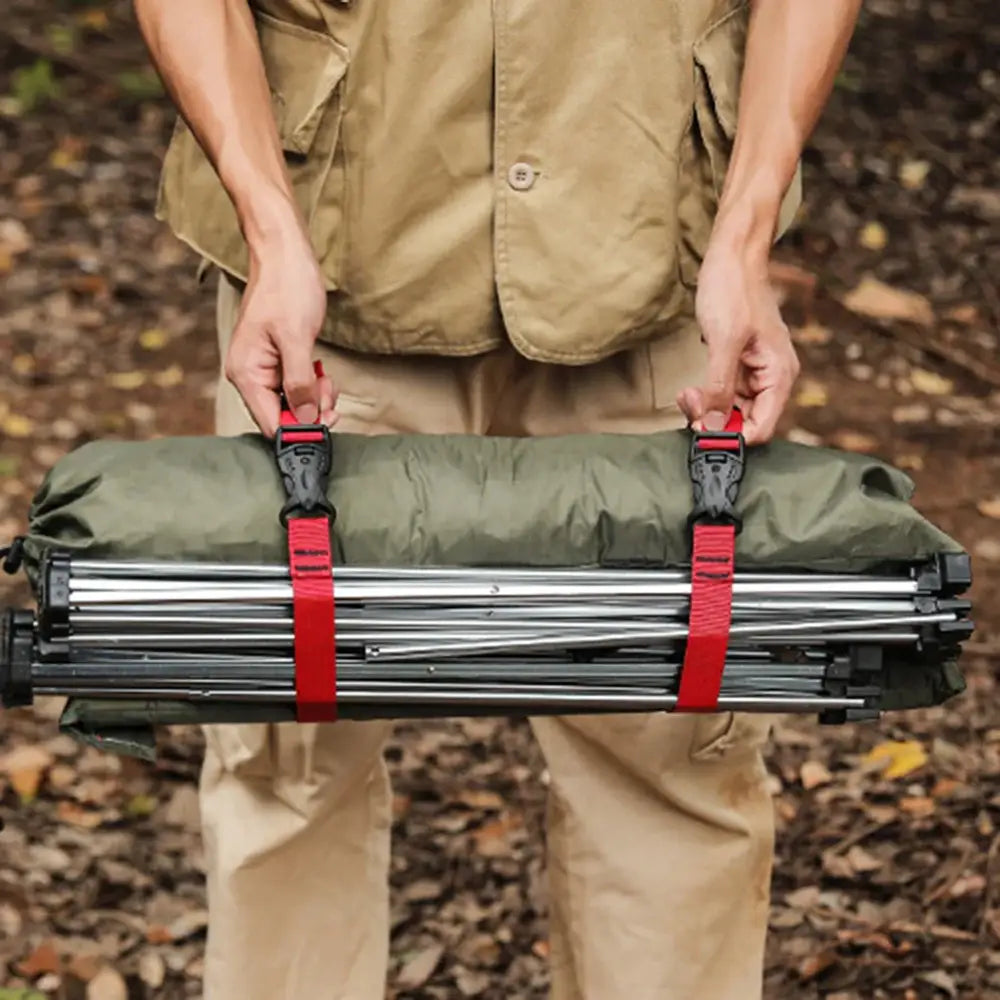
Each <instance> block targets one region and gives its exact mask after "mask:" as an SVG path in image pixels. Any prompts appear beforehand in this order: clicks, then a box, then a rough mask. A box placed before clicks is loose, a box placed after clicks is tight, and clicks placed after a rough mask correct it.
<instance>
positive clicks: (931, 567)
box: [916, 552, 972, 597]
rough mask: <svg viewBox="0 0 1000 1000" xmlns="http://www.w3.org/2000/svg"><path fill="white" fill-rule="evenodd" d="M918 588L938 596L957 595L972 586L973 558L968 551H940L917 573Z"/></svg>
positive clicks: (923, 592)
mask: <svg viewBox="0 0 1000 1000" xmlns="http://www.w3.org/2000/svg"><path fill="white" fill-rule="evenodd" d="M916 578H917V590H918V591H919V592H920V593H922V594H934V595H936V596H938V597H956V596H958V595H959V594H964V593H965V591H967V590H968V589H969V587H971V586H972V560H971V559H970V558H969V555H968V553H966V552H939V553H938V554H937V555H936V556H934V558H933V559H932V560H931V561H930V562H928V563H925V564H924V565H923V566H921V567H920V568H919V569H918V570H917V573H916Z"/></svg>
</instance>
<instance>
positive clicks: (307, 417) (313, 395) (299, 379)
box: [281, 342, 320, 424]
mask: <svg viewBox="0 0 1000 1000" xmlns="http://www.w3.org/2000/svg"><path fill="white" fill-rule="evenodd" d="M310 349H311V342H303V343H295V342H292V343H285V344H283V345H282V348H281V375H282V388H283V389H284V390H285V398H286V399H287V400H288V405H289V406H290V407H291V408H292V412H293V413H294V414H295V419H296V420H298V421H299V423H302V424H314V423H316V421H317V420H318V419H319V403H320V399H319V392H320V385H319V379H318V378H317V377H316V373H315V371H314V370H313V363H312V359H311V357H310V353H311V350H310Z"/></svg>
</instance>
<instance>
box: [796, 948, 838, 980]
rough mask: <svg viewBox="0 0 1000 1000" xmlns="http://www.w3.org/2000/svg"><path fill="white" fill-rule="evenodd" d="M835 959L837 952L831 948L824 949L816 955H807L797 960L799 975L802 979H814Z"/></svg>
mask: <svg viewBox="0 0 1000 1000" xmlns="http://www.w3.org/2000/svg"><path fill="white" fill-rule="evenodd" d="M836 961H837V953H836V952H835V951H833V950H832V949H829V948H828V949H826V950H825V951H821V952H819V953H818V954H816V955H809V956H808V957H806V958H804V959H802V961H801V962H799V968H798V972H799V977H800V978H802V979H815V978H816V976H818V975H819V974H820V973H821V972H823V971H824V970H826V969H829V968H830V966H831V965H833V963H834V962H836Z"/></svg>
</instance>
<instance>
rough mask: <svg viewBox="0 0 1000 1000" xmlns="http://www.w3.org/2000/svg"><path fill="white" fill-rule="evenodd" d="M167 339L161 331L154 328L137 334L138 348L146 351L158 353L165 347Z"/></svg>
mask: <svg viewBox="0 0 1000 1000" xmlns="http://www.w3.org/2000/svg"><path fill="white" fill-rule="evenodd" d="M168 339H169V338H168V337H167V335H166V333H164V331H163V330H161V329H159V328H158V327H155V326H154V327H152V328H151V329H149V330H143V331H142V333H140V334H139V346H140V347H141V348H143V350H146V351H160V350H162V349H163V348H164V347H166V345H167V340H168Z"/></svg>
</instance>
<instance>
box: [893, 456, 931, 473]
mask: <svg viewBox="0 0 1000 1000" xmlns="http://www.w3.org/2000/svg"><path fill="white" fill-rule="evenodd" d="M893 461H894V462H895V464H896V465H897V466H898V467H899V468H900V469H908V470H909V471H911V472H919V471H920V470H921V469H922V468H923V467H924V456H923V455H921V454H919V453H918V452H915V451H907V452H904V453H903V454H902V455H897V456H896V457H895V459H894V460H893Z"/></svg>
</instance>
